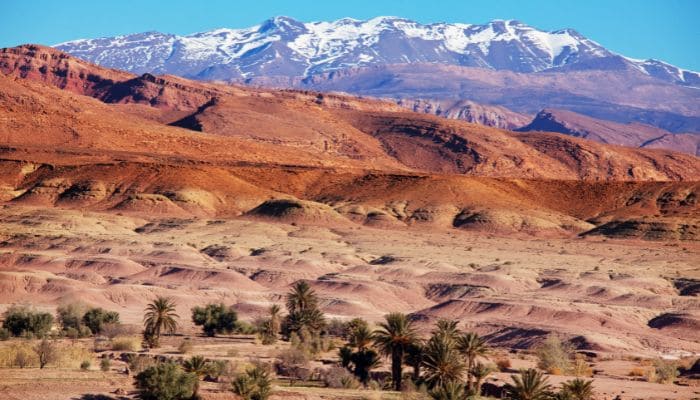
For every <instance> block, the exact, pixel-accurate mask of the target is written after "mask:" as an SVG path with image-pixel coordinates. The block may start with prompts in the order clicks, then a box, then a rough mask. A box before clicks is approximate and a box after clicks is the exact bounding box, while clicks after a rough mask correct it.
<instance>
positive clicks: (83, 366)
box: [80, 360, 92, 371]
mask: <svg viewBox="0 0 700 400" xmlns="http://www.w3.org/2000/svg"><path fill="white" fill-rule="evenodd" d="M91 365H92V363H91V362H90V360H85V361H83V362H81V363H80V369H82V370H83V371H87V370H89V369H90V366H91Z"/></svg>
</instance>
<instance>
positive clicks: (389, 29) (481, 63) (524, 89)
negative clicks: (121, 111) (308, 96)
mask: <svg viewBox="0 0 700 400" xmlns="http://www.w3.org/2000/svg"><path fill="white" fill-rule="evenodd" d="M55 47H56V48H58V49H60V50H62V51H65V52H67V53H70V54H72V55H74V56H76V57H79V58H82V59H84V60H87V61H89V62H92V63H95V64H98V65H102V66H106V67H111V68H116V69H120V70H125V71H129V72H133V73H137V74H142V73H151V74H170V75H178V76H182V77H186V78H191V79H197V80H204V81H223V82H228V83H234V84H244V85H250V86H255V87H266V88H293V89H302V90H313V91H321V92H344V93H349V94H355V95H361V96H370V97H376V98H386V99H390V100H391V101H393V102H395V103H397V104H399V105H402V106H404V107H406V108H408V109H410V110H412V111H419V112H425V113H429V114H434V115H438V116H441V117H446V118H451V119H462V120H465V121H468V122H475V123H479V124H484V125H488V126H493V127H497V128H505V129H520V128H525V126H526V125H529V124H531V123H535V125H536V121H534V120H533V119H536V118H537V117H538V115H540V112H542V111H543V110H558V111H568V112H571V113H563V112H559V113H558V114H557V115H558V118H559V120H560V121H561V120H562V119H563V118H568V117H572V116H574V115H580V116H584V117H589V118H593V119H595V120H599V121H600V122H596V123H594V124H593V125H595V126H603V125H606V126H607V129H608V131H607V133H605V136H606V139H605V141H604V143H613V144H622V145H632V144H630V143H632V142H634V143H637V144H635V145H639V146H641V145H643V144H646V145H653V146H662V147H664V148H669V149H673V150H678V151H684V152H687V153H690V154H696V152H697V149H696V146H694V145H693V143H695V142H696V138H695V137H693V136H692V135H688V134H695V133H699V132H700V88H699V86H700V75H699V74H698V73H697V72H693V71H688V70H684V69H681V68H678V67H675V66H673V65H670V64H667V63H664V62H662V61H659V60H635V59H632V58H629V57H625V56H623V55H620V54H617V53H615V52H613V51H610V50H608V49H606V48H605V47H603V46H602V45H600V44H599V43H596V42H595V41H593V40H591V39H589V38H586V37H584V36H583V35H581V34H580V33H578V32H576V31H574V30H572V29H562V30H556V31H551V32H545V31H542V30H539V29H536V28H533V27H531V26H528V25H526V24H523V23H521V22H519V21H513V20H508V21H504V20H495V21H491V22H489V23H487V24H483V25H473V24H459V23H456V24H446V23H437V24H429V25H424V24H419V23H417V22H414V21H410V20H407V19H402V18H396V17H377V18H373V19H370V20H366V21H359V20H355V19H350V18H344V19H340V20H337V21H331V22H311V23H303V22H300V21H296V20H294V19H292V18H288V17H275V18H271V19H269V20H267V21H265V22H263V23H262V24H260V25H256V26H253V27H250V28H246V29H216V30H212V31H208V32H201V33H196V34H192V35H186V36H178V35H173V34H165V33H159V32H146V33H138V34H133V35H126V36H119V37H111V38H99V39H83V40H74V41H70V42H65V43H61V44H58V45H56V46H55ZM601 82H604V83H605V84H601ZM572 113H573V114H572ZM574 119H576V120H577V121H570V122H571V123H573V124H576V123H580V122H581V119H580V118H574ZM589 122H590V120H589ZM611 124H612V125H611ZM616 124H617V125H616ZM590 126H591V125H590V124H589V127H590ZM613 126H615V127H618V128H619V127H622V126H632V127H643V130H645V132H647V133H649V132H652V131H654V132H655V133H656V134H657V136H655V137H648V134H645V135H646V136H645V135H642V136H645V137H647V140H646V141H642V142H637V141H632V142H630V141H629V140H627V139H626V137H627V136H629V134H628V133H625V132H619V133H618V134H610V129H611V127H613ZM644 127H646V128H644ZM656 128H658V129H656ZM623 131H624V129H623ZM558 132H561V133H566V134H569V130H568V129H559V130H558ZM593 133H594V134H590V135H586V137H588V138H590V139H591V140H599V139H601V138H602V135H599V134H595V132H593ZM675 134H681V136H679V137H676V136H675ZM657 139H658V140H657ZM599 141H600V140H599ZM647 141H649V143H647Z"/></svg>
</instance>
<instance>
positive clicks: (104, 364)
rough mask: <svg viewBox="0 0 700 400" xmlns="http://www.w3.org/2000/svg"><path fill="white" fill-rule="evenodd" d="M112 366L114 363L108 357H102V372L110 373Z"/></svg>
mask: <svg viewBox="0 0 700 400" xmlns="http://www.w3.org/2000/svg"><path fill="white" fill-rule="evenodd" d="M111 366H112V361H110V360H109V358H107V357H102V359H101V360H100V370H102V371H103V372H108V371H109V369H110V367H111Z"/></svg>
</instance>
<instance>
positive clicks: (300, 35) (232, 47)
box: [55, 16, 698, 81]
mask: <svg viewBox="0 0 700 400" xmlns="http://www.w3.org/2000/svg"><path fill="white" fill-rule="evenodd" d="M55 47H57V48H59V49H61V50H64V51H67V52H69V53H71V54H73V55H75V56H77V57H81V58H84V59H86V60H88V61H91V62H95V63H97V64H101V65H105V66H109V67H113V68H120V69H126V70H130V71H133V72H137V73H142V72H153V73H170V74H178V75H183V76H188V77H195V78H200V79H234V78H239V77H251V76H262V75H270V76H271V75H278V76H308V75H311V74H314V73H319V72H326V71H333V70H337V69H342V68H348V67H358V66H367V65H382V64H397V63H415V62H424V63H425V62H427V63H442V64H451V65H461V66H473V67H482V68H490V69H506V70H511V71H516V72H526V73H529V72H538V71H543V70H549V69H552V68H558V67H563V66H567V65H572V64H576V63H579V62H583V61H588V62H590V61H591V60H593V61H595V60H596V59H600V58H606V57H618V58H620V59H622V58H621V57H619V56H618V55H616V54H615V53H612V52H610V51H608V50H606V49H605V48H604V47H602V46H601V45H600V44H598V43H596V42H594V41H592V40H590V39H587V38H585V37H583V36H582V35H580V34H579V33H578V32H576V31H574V30H571V29H562V30H557V31H552V32H546V31H542V30H539V29H536V28H533V27H531V26H528V25H526V24H524V23H522V22H520V21H516V20H493V21H491V22H489V23H487V24H483V25H474V24H462V23H434V24H421V23H418V22H415V21H411V20H408V19H404V18H400V17H391V16H380V17H375V18H372V19H368V20H356V19H352V18H342V19H339V20H336V21H321V22H308V23H304V22H300V21H297V20H295V19H293V18H290V17H286V16H278V17H274V18H270V19H268V20H266V21H264V22H262V23H261V24H260V25H256V26H253V27H249V28H245V29H227V28H221V29H215V30H212V31H207V32H199V33H195V34H191V35H186V36H177V35H168V34H161V33H158V32H147V33H140V34H133V35H125V36H118V37H113V38H100V39H84V40H75V41H70V42H65V43H61V44H58V45H56V46H55ZM622 60H623V62H626V63H631V64H633V66H634V67H635V68H638V69H639V70H640V71H642V72H644V73H647V74H651V75H654V76H657V77H658V76H662V75H663V76H667V77H671V76H673V77H675V78H673V79H675V80H680V81H685V80H686V79H691V80H692V79H696V78H697V75H698V74H697V73H693V72H690V71H682V70H679V69H678V68H676V67H673V66H670V65H668V64H665V63H652V62H651V61H644V62H642V63H640V62H636V61H630V60H629V59H622ZM662 64H663V65H662ZM693 74H694V75H693ZM693 77H696V78H693ZM669 79H670V78H669Z"/></svg>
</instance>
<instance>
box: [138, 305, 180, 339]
mask: <svg viewBox="0 0 700 400" xmlns="http://www.w3.org/2000/svg"><path fill="white" fill-rule="evenodd" d="M178 318H180V316H179V315H177V314H176V313H175V302H174V301H173V300H172V299H171V298H169V297H160V296H159V297H158V298H156V299H155V300H154V301H153V303H151V304H149V305H148V306H146V314H145V315H144V317H143V325H144V336H145V338H146V341H147V342H148V344H149V345H150V346H151V347H158V344H159V341H160V335H161V333H162V332H166V333H175V330H176V329H177V319H178Z"/></svg>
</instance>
